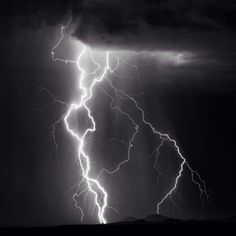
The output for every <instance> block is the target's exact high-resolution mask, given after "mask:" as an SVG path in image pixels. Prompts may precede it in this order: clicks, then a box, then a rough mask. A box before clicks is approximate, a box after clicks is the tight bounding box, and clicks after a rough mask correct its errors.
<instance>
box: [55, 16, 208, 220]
mask: <svg viewBox="0 0 236 236" xmlns="http://www.w3.org/2000/svg"><path fill="white" fill-rule="evenodd" d="M70 23H71V20H70V21H69V22H68V23H67V25H65V26H62V27H61V31H60V32H61V35H60V38H59V41H58V42H57V43H56V45H55V46H54V47H53V48H52V50H51V58H52V60H53V61H59V62H63V63H73V64H76V65H77V68H78V70H79V71H80V77H79V84H78V85H79V86H78V87H79V90H80V91H82V95H81V97H80V99H79V101H78V102H77V103H72V104H70V105H68V107H69V109H68V111H67V112H66V114H65V115H64V118H63V120H64V123H65V127H66V130H67V131H68V133H70V135H71V136H72V137H74V138H75V140H76V141H77V143H78V150H77V157H78V162H79V166H80V168H81V171H82V177H83V179H82V180H81V182H80V183H79V184H78V188H77V190H78V189H79V188H80V186H81V184H82V183H83V182H84V181H85V182H86V185H87V187H86V188H85V189H84V190H83V191H81V192H80V193H78V191H76V192H75V194H74V195H73V199H74V201H75V206H76V207H77V208H79V209H80V211H81V221H82V219H83V217H84V212H83V209H82V208H81V207H80V206H78V204H77V201H76V197H79V196H81V195H82V194H83V193H85V192H86V195H87V194H88V193H91V194H93V196H94V208H95V206H96V207H97V209H98V212H97V216H98V220H99V222H100V223H103V224H106V223H107V220H106V217H105V212H106V209H107V208H112V207H109V206H108V193H107V192H106V190H105V188H104V187H103V186H102V185H101V183H100V182H99V177H100V176H101V175H102V174H104V173H107V174H115V173H116V172H118V171H119V170H120V168H121V166H122V165H124V164H125V163H127V162H128V161H129V160H130V158H131V149H132V148H133V147H134V145H133V142H134V140H135V137H136V135H137V134H138V132H139V126H140V125H139V124H137V122H136V121H135V119H134V118H132V116H131V115H130V114H129V113H128V112H125V111H123V110H122V109H121V108H120V107H118V106H114V98H113V96H112V95H111V94H109V93H108V92H107V91H106V90H105V89H103V88H101V87H100V86H99V85H98V87H99V88H100V89H101V90H102V91H103V92H104V93H105V94H106V95H107V96H108V97H109V98H110V99H111V103H110V105H111V109H112V110H116V111H118V112H120V113H121V114H122V115H125V116H126V117H127V118H128V119H129V120H130V122H131V123H132V125H133V126H134V132H133V134H132V136H131V138H130V140H129V141H128V143H127V146H128V153H127V158H126V159H125V160H123V161H121V162H120V163H119V164H118V165H117V167H116V168H115V169H114V170H107V169H102V170H101V172H100V173H99V175H98V176H97V178H92V177H90V170H91V165H90V158H89V156H88V154H86V152H85V149H84V146H85V140H86V137H87V135H88V134H89V133H92V132H95V131H96V123H95V120H94V117H93V116H92V114H91V110H90V108H89V107H88V105H87V102H88V101H89V100H91V99H92V97H93V88H94V87H95V85H96V84H98V83H99V82H101V81H103V80H104V79H105V80H106V81H107V83H108V85H109V86H110V87H111V88H112V89H113V90H114V92H115V94H116V95H117V96H119V97H120V98H121V99H122V100H125V101H130V102H132V104H133V105H134V106H135V108H136V109H137V110H138V111H139V112H140V113H141V117H142V123H143V124H144V125H146V126H148V127H149V128H150V129H151V131H152V132H153V134H155V135H158V136H159V137H160V139H161V143H160V144H159V145H158V146H157V148H156V150H155V152H156V159H155V163H154V165H153V166H154V168H155V169H156V170H157V171H158V173H159V175H160V174H161V173H160V172H159V170H158V167H157V163H158V156H159V154H160V149H161V147H162V146H163V145H164V143H165V142H167V143H168V144H169V146H170V147H172V148H174V150H175V151H176V152H177V154H178V157H179V158H180V159H181V161H182V162H181V164H180V169H179V171H178V175H177V176H176V178H175V183H174V185H173V186H172V188H171V189H170V190H169V191H168V192H167V193H166V194H165V195H164V197H163V198H162V199H161V200H160V201H159V202H158V203H157V210H156V211H157V214H160V207H161V205H162V204H163V203H164V202H165V200H166V199H167V198H169V199H170V200H171V201H172V202H173V204H174V205H176V204H175V202H174V201H173V199H172V194H173V192H174V191H176V190H177V187H178V183H179V180H180V178H181V176H182V173H183V171H184V167H186V168H187V169H188V170H189V171H190V173H191V178H192V182H193V183H195V184H196V185H197V186H198V188H199V191H200V197H202V195H203V194H204V195H205V197H206V198H207V200H208V199H209V195H208V191H207V189H206V185H205V182H204V180H203V179H202V178H201V176H200V175H199V173H198V172H197V171H195V170H193V169H192V168H191V167H190V165H189V163H188V162H187V160H186V159H185V157H184V156H183V155H182V153H181V151H180V148H179V146H178V145H177V142H176V141H175V140H174V139H173V138H170V136H169V135H168V134H166V133H161V132H160V131H158V130H156V129H155V128H154V126H153V125H152V124H151V123H150V122H148V121H147V120H146V118H145V113H144V111H143V109H142V108H141V107H140V105H139V104H138V103H137V101H136V100H135V99H134V97H132V96H131V95H128V94H127V93H126V92H124V91H123V90H120V89H118V88H116V87H115V86H114V85H113V83H112V81H111V80H110V79H109V78H108V77H107V76H106V75H107V74H108V72H109V73H111V74H114V75H116V76H118V77H119V75H117V74H116V73H115V71H116V70H117V69H118V68H119V66H120V59H119V57H117V58H116V59H117V63H116V65H115V68H114V69H113V70H112V69H111V67H110V62H109V55H110V53H109V51H106V52H105V58H106V59H105V60H106V65H105V67H104V68H103V70H102V71H103V72H102V74H101V75H100V76H97V77H96V73H97V71H99V70H100V69H101V68H102V67H101V65H100V64H99V63H98V62H96V61H95V59H94V58H93V56H92V53H91V50H90V49H89V48H88V47H87V46H86V45H83V49H82V51H81V52H80V54H79V56H78V59H77V60H76V61H75V60H67V59H62V58H58V57H55V51H56V49H57V48H58V47H59V45H60V44H61V42H62V41H63V38H64V31H65V29H67V28H68V27H69V26H70ZM87 52H89V55H90V59H91V60H92V62H93V63H94V64H95V65H96V66H97V67H96V69H95V71H93V72H90V73H87V71H86V69H84V68H83V67H82V66H81V61H82V60H83V56H84V55H85V54H86V53H87ZM88 75H93V76H94V78H93V81H92V83H91V84H90V85H86V84H85V79H86V77H87V76H88ZM54 100H55V101H57V100H56V99H54ZM83 108H84V109H85V110H86V111H87V114H88V118H89V120H90V121H91V123H92V127H90V128H88V129H86V130H85V131H84V132H83V133H79V132H77V131H75V130H73V129H72V128H71V126H70V123H69V118H70V117H71V114H72V113H73V112H75V111H77V112H78V111H80V110H81V109H83ZM53 132H55V130H53ZM53 135H54V133H53ZM54 139H55V136H54ZM112 209H114V208H112ZM114 210H115V211H117V210H116V209H114ZM93 211H94V210H93Z"/></svg>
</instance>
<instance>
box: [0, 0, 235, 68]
mask: <svg viewBox="0 0 236 236" xmlns="http://www.w3.org/2000/svg"><path fill="white" fill-rule="evenodd" d="M1 11H2V12H1V22H2V23H3V24H4V26H5V27H2V29H6V30H8V29H9V28H11V27H15V26H16V27H19V26H22V27H28V28H32V29H38V28H42V27H44V26H45V25H57V24H59V23H65V22H66V21H67V20H68V19H69V17H70V16H71V15H72V19H73V21H72V22H73V26H74V28H73V29H74V31H73V33H72V35H73V37H75V38H77V39H79V40H81V41H83V42H85V43H86V44H89V45H90V46H92V47H103V48H106V49H107V48H113V49H121V48H122V49H133V50H172V51H191V52H193V53H196V52H197V53H198V54H199V53H200V55H205V56H206V58H208V57H217V58H218V60H224V61H226V62H229V63H230V64H232V63H233V61H234V58H235V54H236V53H235V48H236V45H235V44H236V33H235V32H236V23H235V22H236V3H235V2H234V1H233V0H228V1H224V0H188V1H183V0H176V1H171V0H129V1H127V0H67V1H66V0H58V1H55V0H52V1H36V0H31V1H29V0H24V1H8V4H7V6H6V7H4V8H2V10H1ZM224 64H225V62H224ZM233 64H234V63H233Z"/></svg>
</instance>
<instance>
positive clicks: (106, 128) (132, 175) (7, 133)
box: [0, 0, 236, 226]
mask: <svg viewBox="0 0 236 236" xmlns="http://www.w3.org/2000/svg"><path fill="white" fill-rule="evenodd" d="M70 15H72V23H73V24H72V27H71V31H70V33H71V35H70V34H69V33H68V34H67V36H66V38H65V40H64V42H63V45H62V47H60V49H59V52H58V53H59V54H60V56H63V57H66V58H76V56H77V55H78V53H79V51H80V47H79V46H78V44H79V43H78V41H79V40H81V41H83V42H84V43H86V44H88V45H89V46H91V47H93V48H99V49H107V48H109V49H116V50H129V52H126V54H125V55H129V56H130V57H129V59H128V62H129V63H130V64H131V65H127V64H125V65H123V67H122V68H121V69H120V70H119V73H120V74H122V75H125V76H127V77H124V78H116V77H113V78H112V79H114V80H115V82H116V84H117V86H118V87H120V88H123V89H124V90H125V91H126V92H127V93H129V94H140V92H141V95H139V96H137V97H136V98H137V101H138V102H139V103H140V105H141V106H142V107H143V109H144V110H145V112H146V115H147V119H148V120H150V121H151V122H152V123H153V124H154V125H155V126H156V127H157V128H159V129H160V130H161V131H163V132H167V133H169V134H170V135H171V136H172V137H175V139H176V140H177V142H178V143H179V145H180V147H181V150H182V151H183V154H184V156H185V157H186V158H187V160H188V161H189V163H190V164H191V166H192V167H193V168H194V169H195V170H197V171H198V172H199V173H200V174H201V176H202V177H203V178H204V179H205V181H206V184H207V187H208V189H209V190H210V193H211V194H210V196H211V197H210V201H211V203H210V204H207V202H206V201H204V206H201V203H200V200H199V193H198V191H197V188H196V186H194V185H193V184H192V183H191V181H190V180H191V179H190V177H191V176H190V174H189V172H188V171H186V172H185V174H184V176H183V179H182V180H181V182H180V185H179V188H178V192H179V193H180V194H181V196H180V195H179V194H178V193H176V194H174V199H175V200H176V202H177V203H178V204H179V206H180V208H181V211H178V209H176V208H175V207H174V206H173V205H172V204H171V203H170V202H169V201H167V202H166V204H165V205H163V207H162V208H161V214H163V215H165V216H170V217H176V218H219V217H226V216H231V215H235V214H236V203H235V198H236V192H235V183H234V182H235V181H234V180H235V178H236V175H235V171H234V168H235V165H236V162H235V158H234V157H235V148H234V141H235V138H234V135H235V134H236V124H235V120H236V113H235V108H236V107H235V104H236V95H235V94H236V93H235V92H236V83H235V72H236V71H235V66H236V60H235V58H236V57H235V46H236V45H235V42H236V41H235V36H236V34H235V30H236V25H235V22H236V19H235V18H236V4H235V3H234V1H222V0H214V1H213V0H207V1H206V0H205V1H199V0H198V1H197V0H191V1H190V0H189V1H180V0H177V1H168V0H162V1H141V0H139V1H133V0H131V1H115V0H109V1H105V0H103V1H102V0H97V1H90V0H87V1H50V2H49V1H48V2H46V1H38V2H37V1H17V2H15V1H8V4H5V5H4V7H1V24H2V25H1V32H2V33H1V48H0V50H1V59H0V62H1V63H0V67H1V82H2V86H1V88H2V93H1V95H2V99H1V100H2V101H3V109H2V113H1V114H2V119H3V121H2V122H1V126H2V127H1V131H2V135H1V136H2V145H3V146H2V155H1V158H0V187H1V190H2V191H1V195H0V225H26V226H31V225H54V224H77V223H80V221H79V218H80V215H79V212H78V211H77V210H76V209H75V208H74V206H73V200H72V198H71V196H72V194H73V190H70V188H71V187H73V184H74V183H75V182H76V180H77V179H78V176H79V173H78V167H77V166H76V163H75V156H76V146H75V144H74V142H73V139H72V138H71V137H70V136H69V135H68V134H67V132H66V131H65V128H64V125H63V123H60V124H58V126H57V130H56V138H57V143H58V150H57V153H56V152H55V148H54V146H53V142H52V139H51V138H52V136H51V129H50V128H48V127H50V125H51V124H52V123H53V122H54V121H55V120H57V119H58V118H59V117H60V116H61V115H62V114H63V113H64V112H65V111H66V107H65V106H63V105H60V104H56V105H55V106H51V107H50V108H49V109H47V110H44V111H40V110H37V109H35V108H42V107H44V106H45V105H46V104H47V103H49V102H50V101H51V100H50V97H49V96H48V94H47V93H45V92H43V91H42V90H40V89H39V88H41V87H44V88H46V89H48V90H49V91H50V92H52V93H53V94H54V95H55V96H56V97H58V98H59V99H61V100H63V101H65V102H67V103H70V102H71V101H72V100H73V99H74V98H75V97H76V96H78V95H77V90H76V87H75V83H76V78H77V77H78V75H79V74H78V71H77V69H76V68H75V67H74V66H73V65H69V64H63V63H62V64H60V63H55V62H52V61H51V59H50V50H51V48H52V47H53V45H55V42H57V40H58V37H59V30H60V24H65V23H66V22H67V21H68V19H69V16H70ZM131 51H132V52H131ZM179 53H182V54H183V56H182V58H183V62H182V63H180V64H176V55H179ZM134 64H138V65H140V66H139V70H138V74H137V70H136V69H135V67H134V66H132V65H134ZM104 86H105V85H104ZM95 96H96V99H95V101H94V103H91V107H92V109H93V113H94V117H95V118H96V120H97V133H96V134H95V135H93V136H92V137H91V140H92V141H91V143H92V144H90V145H88V152H89V153H90V154H91V156H92V161H93V163H94V164H93V168H94V172H96V171H97V172H98V171H99V168H101V166H106V167H107V168H112V167H114V166H115V165H116V164H117V163H118V161H120V160H122V158H124V156H125V155H126V146H124V145H120V144H119V143H115V142H114V143H112V142H111V143H108V144H107V145H102V143H104V142H106V140H109V139H110V138H111V137H113V136H116V137H119V138H124V139H125V140H127V139H128V138H129V137H130V134H131V133H130V132H132V131H131V130H130V129H131V128H130V125H129V123H128V122H127V120H126V119H124V117H122V116H120V115H117V114H116V113H113V112H112V111H111V110H110V108H109V100H108V99H107V97H106V96H104V94H102V93H101V91H100V90H99V89H96V90H95ZM121 105H122V106H124V108H126V109H129V108H130V109H132V107H131V106H130V105H125V104H121ZM125 106H127V107H125ZM137 119H138V115H137ZM156 141H158V140H156V138H154V137H153V136H152V135H151V133H150V132H149V130H148V129H147V128H145V127H143V128H142V130H141V132H140V135H139V136H138V137H137V139H136V141H135V144H136V148H134V149H133V151H132V158H131V161H130V163H129V164H127V165H126V166H125V167H124V168H123V169H122V170H121V172H120V173H119V174H117V175H115V176H114V177H109V178H104V179H103V182H104V185H105V186H106V187H107V189H108V191H109V194H110V196H111V205H112V206H114V207H116V208H117V209H118V210H119V211H120V214H118V215H117V214H116V213H115V212H114V211H112V210H111V211H109V212H108V218H109V219H110V220H112V221H113V220H120V219H123V218H125V217H129V216H134V217H145V216H146V215H149V214H153V213H154V212H155V204H156V202H157V201H158V200H159V199H160V198H161V196H162V194H163V192H164V191H166V189H167V188H168V186H170V185H169V184H170V183H171V181H173V179H171V177H172V176H173V174H175V173H176V165H178V162H176V156H175V155H174V154H173V153H172V152H171V151H170V150H169V149H168V148H167V147H166V148H164V150H163V152H162V154H161V157H160V164H161V166H162V169H161V171H162V173H163V176H162V180H161V184H160V185H159V187H155V183H156V172H155V171H153V168H152V165H153V158H151V157H148V155H150V153H151V152H152V150H153V145H155V142H156ZM131 186H132V187H131ZM90 202H91V199H90V200H89V199H87V200H86V202H85V203H83V200H82V201H81V203H82V204H84V206H85V209H86V212H91V204H90ZM94 219H96V218H95V217H92V216H91V215H89V216H88V217H87V218H86V219H85V222H89V223H93V222H95V220H94Z"/></svg>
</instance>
